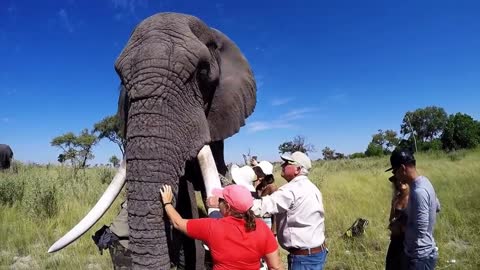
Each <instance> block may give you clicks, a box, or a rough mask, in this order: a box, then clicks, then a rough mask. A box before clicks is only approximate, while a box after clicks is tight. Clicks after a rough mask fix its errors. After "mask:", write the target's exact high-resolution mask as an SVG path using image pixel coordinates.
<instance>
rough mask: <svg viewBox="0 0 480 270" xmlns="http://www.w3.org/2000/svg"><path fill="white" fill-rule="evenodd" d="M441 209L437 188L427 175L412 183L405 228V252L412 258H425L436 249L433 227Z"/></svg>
mask: <svg viewBox="0 0 480 270" xmlns="http://www.w3.org/2000/svg"><path fill="white" fill-rule="evenodd" d="M439 210H440V204H439V203H438V199H437V195H436V194H435V190H434V188H433V186H432V184H431V183H430V181H429V180H428V178H426V177H425V176H419V177H417V178H416V179H415V180H414V181H413V183H412V184H410V196H409V198H408V206H407V214H408V220H407V227H406V230H405V254H406V255H407V256H408V257H410V258H424V257H426V256H428V255H430V254H431V253H432V252H433V250H434V249H435V240H434V239H433V227H434V226H435V220H436V213H437V212H438V211H439Z"/></svg>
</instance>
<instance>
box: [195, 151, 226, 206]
mask: <svg viewBox="0 0 480 270" xmlns="http://www.w3.org/2000/svg"><path fill="white" fill-rule="evenodd" d="M197 159H198V163H199V164H200V170H201V171H202V176H203V181H204V182H205V190H206V192H207V197H209V196H212V190H213V189H214V188H222V184H221V183H220V177H218V170H217V165H215V160H214V159H213V154H212V149H210V146H209V145H204V146H203V148H202V149H201V150H200V152H198V155H197ZM215 210H218V209H217V208H209V209H208V214H210V213H211V212H212V211H215Z"/></svg>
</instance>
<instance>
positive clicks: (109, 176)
mask: <svg viewBox="0 0 480 270" xmlns="http://www.w3.org/2000/svg"><path fill="white" fill-rule="evenodd" d="M114 176H115V172H114V170H112V169H111V168H100V169H99V171H98V177H99V178H100V181H101V183H102V184H110V182H112V180H113V177H114Z"/></svg>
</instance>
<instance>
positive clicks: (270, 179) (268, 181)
mask: <svg viewBox="0 0 480 270" xmlns="http://www.w3.org/2000/svg"><path fill="white" fill-rule="evenodd" d="M262 182H265V184H266V185H270V184H273V182H275V178H273V174H269V175H266V176H265V177H264V178H263V181H262Z"/></svg>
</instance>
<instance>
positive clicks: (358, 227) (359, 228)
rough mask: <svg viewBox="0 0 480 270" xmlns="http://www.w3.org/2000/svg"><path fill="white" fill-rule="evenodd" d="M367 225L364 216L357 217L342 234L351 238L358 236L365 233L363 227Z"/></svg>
mask: <svg viewBox="0 0 480 270" xmlns="http://www.w3.org/2000/svg"><path fill="white" fill-rule="evenodd" d="M367 226H368V220H367V219H364V218H357V220H355V222H353V224H352V226H350V228H348V230H347V231H346V232H345V233H344V234H343V237H346V238H351V237H358V236H361V235H363V234H364V233H365V229H366V228H367Z"/></svg>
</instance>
